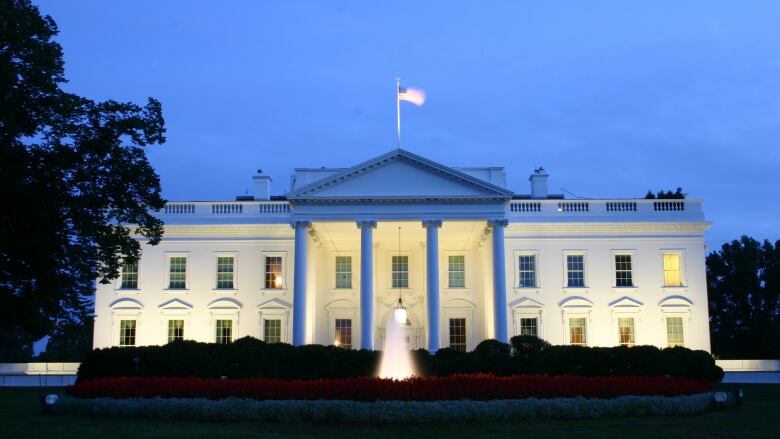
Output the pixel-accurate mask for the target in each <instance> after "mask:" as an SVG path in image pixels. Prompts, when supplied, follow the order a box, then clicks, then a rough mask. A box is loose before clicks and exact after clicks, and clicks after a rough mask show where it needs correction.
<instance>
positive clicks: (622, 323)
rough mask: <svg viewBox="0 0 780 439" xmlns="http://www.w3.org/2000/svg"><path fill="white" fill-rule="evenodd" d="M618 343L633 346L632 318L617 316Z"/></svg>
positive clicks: (634, 341)
mask: <svg viewBox="0 0 780 439" xmlns="http://www.w3.org/2000/svg"><path fill="white" fill-rule="evenodd" d="M618 343H619V344H620V346H634V343H636V340H635V335H634V318H633V317H618Z"/></svg>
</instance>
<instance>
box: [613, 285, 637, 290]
mask: <svg viewBox="0 0 780 439" xmlns="http://www.w3.org/2000/svg"><path fill="white" fill-rule="evenodd" d="M612 291H639V287H637V286H636V285H635V286H631V287H615V286H613V287H612Z"/></svg>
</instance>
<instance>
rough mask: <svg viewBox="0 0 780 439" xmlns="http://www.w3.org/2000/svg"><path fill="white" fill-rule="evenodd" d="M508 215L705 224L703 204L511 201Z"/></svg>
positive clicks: (628, 200)
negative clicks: (694, 221)
mask: <svg viewBox="0 0 780 439" xmlns="http://www.w3.org/2000/svg"><path fill="white" fill-rule="evenodd" d="M507 214H508V215H509V216H510V217H528V218H537V217H538V218H540V219H542V218H544V219H547V218H549V217H553V218H561V219H564V218H586V217H588V218H594V219H596V218H604V217H614V218H622V219H630V218H636V219H637V220H643V219H652V220H654V219H664V220H674V219H676V218H686V219H689V220H690V219H700V220H703V218H704V214H703V213H702V208H701V200H657V199H655V200H652V199H650V200H647V199H627V200H614V199H601V200H595V199H586V200H555V199H552V200H512V201H510V203H509V207H508V209H507Z"/></svg>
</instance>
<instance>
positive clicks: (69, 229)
mask: <svg viewBox="0 0 780 439" xmlns="http://www.w3.org/2000/svg"><path fill="white" fill-rule="evenodd" d="M56 34H57V27H56V24H55V23H54V20H53V19H52V18H51V17H49V16H45V17H42V16H41V15H40V13H39V11H38V8H37V7H35V6H33V5H31V4H30V2H29V1H28V0H8V1H2V2H0V187H2V190H3V208H2V209H1V210H0V333H3V334H12V338H13V337H16V338H17V339H18V340H34V339H38V338H41V337H42V336H44V335H46V334H48V333H50V332H51V331H52V330H53V329H54V327H55V326H56V325H57V324H59V323H62V324H67V323H69V322H74V321H75V322H78V321H81V320H83V319H84V318H85V316H86V314H87V313H88V309H89V304H90V301H91V295H92V293H93V291H94V280H95V279H99V280H100V281H101V282H109V281H110V280H111V279H113V278H116V277H117V276H118V274H119V269H120V265H121V263H122V258H123V257H124V258H127V259H130V260H132V259H134V258H137V257H138V256H139V251H140V244H139V241H138V240H136V239H134V235H139V236H140V237H141V238H143V239H145V240H147V242H149V243H150V244H156V243H158V242H159V240H160V238H161V236H162V223H161V222H160V221H159V220H158V219H156V218H155V217H153V216H152V215H151V214H150V213H149V212H150V210H152V211H155V210H159V209H160V208H162V206H163V205H164V200H163V199H162V197H161V196H160V182H159V178H158V176H157V174H156V173H155V172H154V169H153V168H152V167H151V166H150V164H149V162H148V160H147V158H146V154H145V150H144V147H146V146H148V145H152V144H161V143H163V142H165V137H164V134H165V128H164V121H163V117H162V109H161V106H160V103H159V102H158V101H156V100H154V99H151V98H150V99H149V101H148V103H147V104H146V105H144V106H139V105H136V104H133V103H121V102H114V101H106V102H94V101H91V100H89V99H86V98H83V97H80V96H77V95H74V94H70V93H66V92H64V91H62V90H61V88H60V85H61V84H62V83H64V82H65V77H64V70H63V60H62V49H61V47H60V46H59V44H57V43H56V42H55V41H54V40H53V37H54V36H55V35H56ZM129 225H132V226H129ZM74 316H75V317H74ZM0 339H9V338H7V337H6V338H3V337H0ZM13 349H15V346H14V345H5V346H0V356H2V355H3V353H4V352H9V351H10V350H13Z"/></svg>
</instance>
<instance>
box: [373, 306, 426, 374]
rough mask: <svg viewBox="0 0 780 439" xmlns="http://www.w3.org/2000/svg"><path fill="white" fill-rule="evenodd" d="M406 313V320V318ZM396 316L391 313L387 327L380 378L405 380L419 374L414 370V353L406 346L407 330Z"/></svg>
mask: <svg viewBox="0 0 780 439" xmlns="http://www.w3.org/2000/svg"><path fill="white" fill-rule="evenodd" d="M405 317H406V316H405V315H404V320H405ZM398 320H399V319H398V318H397V317H396V313H390V317H389V318H388V319H387V326H386V327H385V345H384V347H383V350H382V361H381V362H380V365H379V378H389V379H394V380H403V379H406V378H411V377H412V376H414V375H417V373H416V371H415V370H414V362H413V361H412V353H411V352H410V351H409V349H408V347H407V346H406V331H405V330H404V325H402V324H401V323H400V322H399V321H398ZM404 323H405V322H404Z"/></svg>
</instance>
